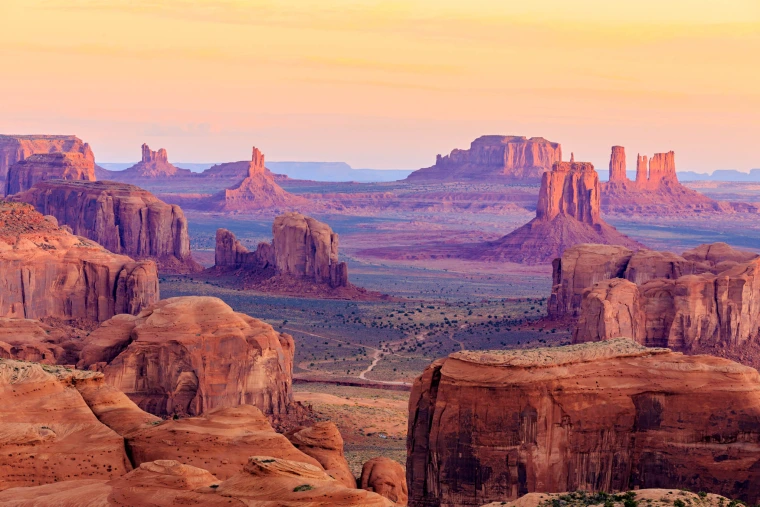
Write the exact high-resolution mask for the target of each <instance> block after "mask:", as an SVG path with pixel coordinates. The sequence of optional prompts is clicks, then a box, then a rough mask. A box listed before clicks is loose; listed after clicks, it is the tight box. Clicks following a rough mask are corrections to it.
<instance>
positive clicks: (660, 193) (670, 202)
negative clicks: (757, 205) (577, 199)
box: [601, 146, 747, 214]
mask: <svg viewBox="0 0 760 507" xmlns="http://www.w3.org/2000/svg"><path fill="white" fill-rule="evenodd" d="M601 205H602V209H603V210H604V211H605V212H612V213H626V214H630V213H639V214H671V213H683V212H691V213H704V212H723V211H733V209H734V208H737V209H739V210H740V208H741V207H746V206H747V205H746V204H743V203H724V202H718V201H714V200H712V199H710V198H709V197H707V196H706V195H702V194H700V193H699V192H696V191H694V190H691V189H690V188H686V187H685V186H683V185H681V183H679V182H678V176H677V175H676V162H675V153H674V152H672V151H670V152H668V153H655V155H654V156H653V157H652V158H651V159H648V158H647V156H646V155H643V156H642V155H638V156H637V157H636V179H635V180H634V181H631V180H629V179H628V176H627V175H626V159H625V148H624V147H622V146H613V147H612V154H611V156H610V177H609V181H608V182H606V183H603V184H602V199H601Z"/></svg>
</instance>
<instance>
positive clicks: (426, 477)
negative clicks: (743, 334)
mask: <svg viewBox="0 0 760 507" xmlns="http://www.w3.org/2000/svg"><path fill="white" fill-rule="evenodd" d="M484 399H488V403H483V400H484ZM409 406H410V417H409V437H408V441H407V452H408V458H407V482H408V484H409V497H410V505H415V506H452V507H453V506H468V505H472V506H475V505H482V504H484V503H487V502H491V501H504V500H513V499H516V498H518V497H519V496H522V495H524V494H526V493H531V492H561V491H576V490H588V491H607V492H615V491H628V490H630V489H638V488H655V487H663V488H677V489H689V490H692V491H707V490H709V491H712V492H714V493H718V494H721V495H725V496H727V497H729V498H741V499H743V500H745V501H750V502H755V501H757V499H758V498H760V468H758V466H757V463H758V462H760V461H759V460H760V433H758V432H757V431H756V427H757V425H758V423H760V374H758V372H757V370H755V369H753V368H749V367H746V366H742V365H739V364H737V363H734V362H731V361H728V360H726V359H721V358H716V357H710V356H684V355H682V354H678V353H673V352H670V351H669V350H667V349H648V348H645V347H642V346H640V345H638V344H636V343H634V342H632V341H630V340H612V341H607V342H601V343H593V344H583V345H574V346H567V347H558V348H547V349H532V350H519V351H490V352H480V351H478V352H476V351H473V352H459V353H455V354H452V355H450V356H449V357H448V358H446V359H441V360H438V361H436V362H434V363H433V364H432V365H431V366H429V367H428V368H427V369H426V370H425V372H424V373H423V374H422V375H421V376H420V377H419V378H417V380H416V381H415V383H414V387H413V390H412V395H411V398H410V402H409ZM705 428H709V430H705Z"/></svg>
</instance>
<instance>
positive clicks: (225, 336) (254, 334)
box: [79, 297, 295, 417]
mask: <svg viewBox="0 0 760 507" xmlns="http://www.w3.org/2000/svg"><path fill="white" fill-rule="evenodd" d="M294 350H295V346H294V344H293V339H292V338H291V337H290V336H289V335H287V334H282V333H278V332H276V331H275V330H274V329H273V328H272V326H270V325H269V324H266V323H264V322H262V321H260V320H257V319H254V318H252V317H249V316H247V315H244V314H241V313H235V312H233V311H232V309H231V308H230V307H229V306H228V305H226V304H225V303H224V302H223V301H221V300H220V299H217V298H210V297H180V298H170V299H165V300H162V301H160V302H158V303H156V304H154V305H152V306H150V307H148V308H146V309H144V310H143V311H142V312H140V313H139V314H138V315H137V316H135V317H132V316H121V315H120V316H118V317H116V318H115V319H113V320H112V321H109V322H106V323H105V324H104V325H103V326H102V327H101V328H100V329H97V330H96V331H94V332H93V333H92V334H91V335H90V337H89V338H88V341H87V345H86V346H85V347H84V349H83V350H82V354H81V357H82V359H81V360H80V362H79V366H80V367H83V368H88V367H96V368H98V369H102V370H103V372H104V373H105V376H106V381H107V382H108V383H109V384H111V385H113V386H116V387H117V388H118V389H119V390H121V391H123V392H124V393H125V394H127V396H129V397H130V398H131V399H132V400H134V402H135V403H137V405H139V406H140V407H141V408H142V409H144V410H146V411H148V412H150V413H153V414H156V415H159V416H167V415H173V414H179V415H187V414H189V415H198V414H201V413H203V412H206V411H208V410H211V409H214V408H219V407H233V406H237V405H241V404H250V405H255V406H256V407H258V408H259V409H261V410H262V411H263V412H264V413H266V414H268V415H270V416H273V417H279V416H284V415H285V414H287V412H288V409H289V407H290V405H291V404H292V403H293V400H292V397H293V395H292V392H291V382H292V380H291V379H292V368H293V354H294Z"/></svg>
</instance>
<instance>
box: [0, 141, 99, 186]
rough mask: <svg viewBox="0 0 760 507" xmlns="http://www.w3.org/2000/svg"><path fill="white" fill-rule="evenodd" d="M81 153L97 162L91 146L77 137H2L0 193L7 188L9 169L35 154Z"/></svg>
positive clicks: (0, 148) (0, 143)
mask: <svg viewBox="0 0 760 507" xmlns="http://www.w3.org/2000/svg"><path fill="white" fill-rule="evenodd" d="M46 153H80V154H81V155H83V156H84V158H85V159H86V160H89V161H91V162H93V163H94V162H95V156H94V155H93V153H92V150H91V149H90V145H89V144H87V143H85V142H83V141H82V140H81V139H79V138H78V137H75V136H45V135H39V136H34V135H32V136H7V135H0V193H4V192H5V191H6V188H7V182H6V177H7V175H8V169H10V167H11V166H12V165H13V164H15V163H16V162H19V161H21V160H24V159H26V158H28V157H30V156H31V155H34V154H46Z"/></svg>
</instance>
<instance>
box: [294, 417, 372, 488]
mask: <svg viewBox="0 0 760 507" xmlns="http://www.w3.org/2000/svg"><path fill="white" fill-rule="evenodd" d="M286 436H287V437H288V440H290V442H291V443H292V444H293V445H294V446H295V448H296V449H298V450H300V451H301V452H303V453H304V454H306V455H308V456H311V457H312V458H314V459H315V460H317V462H319V464H320V465H321V466H322V468H324V470H325V471H326V472H327V473H328V474H329V475H330V476H331V477H333V478H334V479H335V480H337V481H338V482H340V483H341V484H343V485H344V486H346V487H347V488H355V487H356V477H354V474H352V473H351V469H350V468H349V466H348V461H346V457H345V456H344V454H343V437H341V435H340V431H338V427H337V426H335V423H332V422H329V421H323V422H318V423H315V424H314V425H313V426H309V427H306V428H297V429H295V430H293V431H290V432H288V433H287V435H286ZM363 489H366V488H363Z"/></svg>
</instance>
